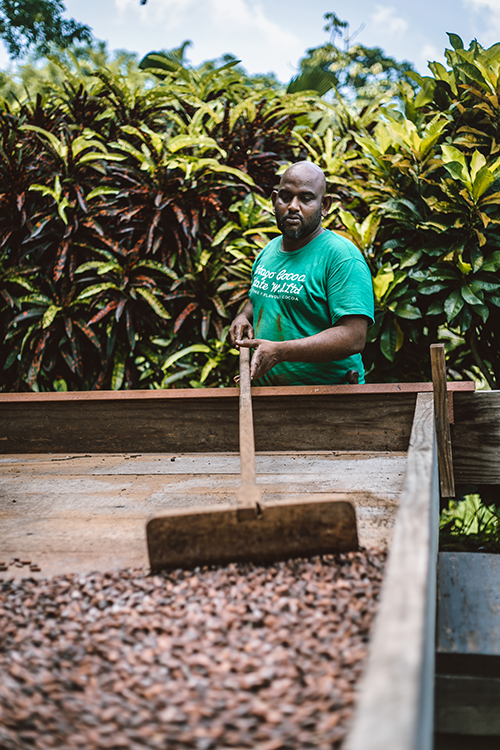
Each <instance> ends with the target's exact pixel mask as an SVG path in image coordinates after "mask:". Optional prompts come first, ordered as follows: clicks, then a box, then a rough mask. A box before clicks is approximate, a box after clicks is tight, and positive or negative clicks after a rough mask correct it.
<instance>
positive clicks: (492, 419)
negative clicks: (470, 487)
mask: <svg viewBox="0 0 500 750" xmlns="http://www.w3.org/2000/svg"><path fill="white" fill-rule="evenodd" d="M454 402H455V424H453V425H452V427H451V443H452V449H453V467H454V474H455V482H456V483H457V484H469V483H470V484H500V460H499V456H500V391H477V392H476V393H455V394H454Z"/></svg>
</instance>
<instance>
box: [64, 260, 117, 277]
mask: <svg viewBox="0 0 500 750" xmlns="http://www.w3.org/2000/svg"><path fill="white" fill-rule="evenodd" d="M93 270H96V271H97V273H98V274H99V276H101V275H102V274H104V273H107V272H108V271H121V270H122V268H121V266H119V265H118V263H116V262H115V261H113V260H112V261H103V260H89V261H88V262H87V263H82V265H81V266H78V268H77V269H76V271H75V274H77V273H84V272H85V271H93Z"/></svg>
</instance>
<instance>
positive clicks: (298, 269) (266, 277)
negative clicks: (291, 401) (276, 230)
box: [250, 230, 374, 385]
mask: <svg viewBox="0 0 500 750" xmlns="http://www.w3.org/2000/svg"><path fill="white" fill-rule="evenodd" d="M250 301H251V303H252V307H253V326H254V333H255V338H257V339H268V340H269V341H291V340H294V339H302V338H306V337H307V336H313V335H314V334H315V333H319V332H320V331H324V330H326V329H327V328H331V327H332V326H333V325H335V323H336V322H337V321H338V320H339V319H340V318H342V317H343V316H344V315H365V316H366V317H367V318H369V319H370V320H371V322H373V315H374V311H373V285H372V278H371V274H370V269H369V268H368V266H367V264H366V261H365V259H364V258H363V256H362V255H361V253H360V251H359V250H358V249H357V247H356V246H355V245H353V243H352V242H350V241H349V240H347V239H345V238H344V237H342V236H340V235H338V234H334V233H333V232H330V231H329V230H325V231H324V232H322V233H321V234H320V235H318V237H316V238H315V239H314V240H312V242H309V244H307V245H305V246H304V247H302V248H301V249H300V250H296V251H294V252H285V251H284V250H282V249H281V237H276V238H275V239H273V240H271V242H270V243H269V244H268V245H266V247H265V248H264V250H263V251H262V252H261V253H260V255H259V256H258V257H257V259H256V261H255V263H254V266H253V270H252V285H251V287H250ZM348 370H357V371H358V373H359V382H360V383H364V374H365V370H364V367H363V361H362V359H361V354H355V355H353V356H351V357H347V358H346V359H342V360H338V361H337V362H280V363H279V364H278V365H276V366H275V367H273V369H272V370H270V371H269V372H268V373H267V374H266V375H264V377H262V378H260V379H259V380H258V381H255V385H325V384H326V385H330V384H333V383H345V382H346V377H345V375H346V373H347V371H348Z"/></svg>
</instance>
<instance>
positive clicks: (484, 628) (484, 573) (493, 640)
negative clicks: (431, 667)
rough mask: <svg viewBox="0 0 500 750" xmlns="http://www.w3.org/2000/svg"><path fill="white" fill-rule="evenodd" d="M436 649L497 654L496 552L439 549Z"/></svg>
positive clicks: (499, 563) (499, 581) (499, 586)
mask: <svg viewBox="0 0 500 750" xmlns="http://www.w3.org/2000/svg"><path fill="white" fill-rule="evenodd" d="M437 651H438V653H439V654H457V655H458V654H462V655H470V654H474V655H490V656H492V655H495V656H500V555H488V554H483V553H480V552H440V553H439V565H438V618H437Z"/></svg>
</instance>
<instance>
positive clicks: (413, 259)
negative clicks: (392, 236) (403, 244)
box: [399, 248, 423, 268]
mask: <svg viewBox="0 0 500 750" xmlns="http://www.w3.org/2000/svg"><path fill="white" fill-rule="evenodd" d="M422 252H423V251H422V249H421V248H419V249H418V250H412V249H410V250H407V251H406V253H405V254H404V255H403V257H402V258H401V263H400V265H399V267H400V268H410V267H411V266H414V265H415V263H418V261H419V260H420V258H421V257H422Z"/></svg>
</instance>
